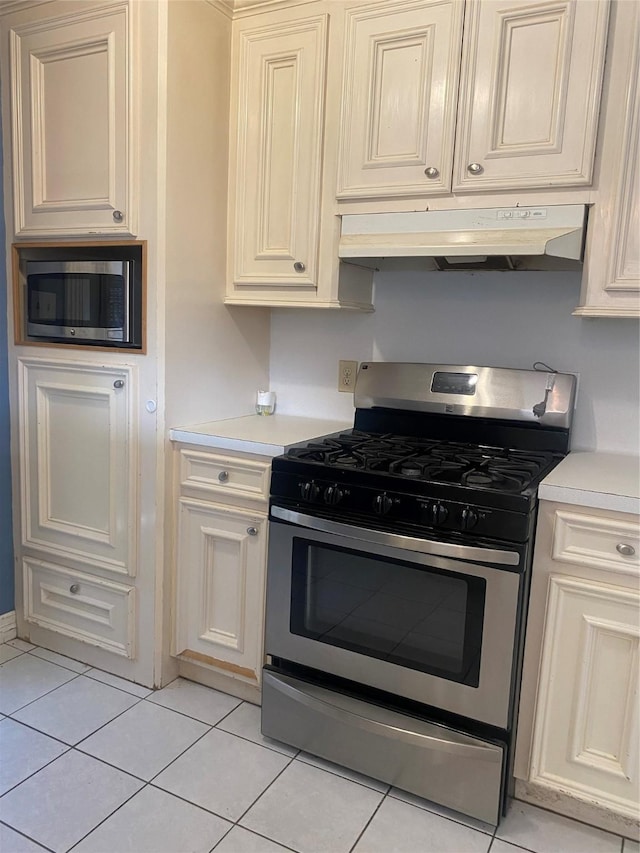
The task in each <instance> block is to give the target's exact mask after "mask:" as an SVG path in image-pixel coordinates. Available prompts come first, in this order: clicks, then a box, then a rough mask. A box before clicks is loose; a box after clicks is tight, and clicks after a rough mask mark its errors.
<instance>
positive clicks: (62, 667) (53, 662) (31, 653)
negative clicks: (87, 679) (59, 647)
mask: <svg viewBox="0 0 640 853" xmlns="http://www.w3.org/2000/svg"><path fill="white" fill-rule="evenodd" d="M40 648H41V646H36V647H35V649H29V651H28V652H24V654H25V655H31V657H32V658H37V659H38V660H43V661H45V663H51V664H53V665H54V666H59V667H60V669H67V670H68V671H69V672H75V674H76V675H86V673H87V672H88V671H89V669H91V667H90V666H89V664H88V663H82V661H81V660H77V661H76V660H74V658H69V660H73V661H74V663H79V664H81V665H82V666H86V667H87V669H85V670H84V671H83V672H78V670H77V669H72V668H71V667H70V666H65V665H64V664H63V663H58V661H52V660H49V658H43V657H41V656H40V655H37V654H36V652H37V651H38V649H40ZM44 651H45V652H48V651H49V649H44ZM52 654H54V655H58V656H59V657H61V658H64V657H67V656H66V655H61V654H59V652H52Z"/></svg>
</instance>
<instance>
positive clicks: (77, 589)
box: [69, 583, 80, 595]
mask: <svg viewBox="0 0 640 853" xmlns="http://www.w3.org/2000/svg"><path fill="white" fill-rule="evenodd" d="M69 592H70V593H71V595H76V593H78V592H80V584H79V583H72V584H71V586H70V587H69Z"/></svg>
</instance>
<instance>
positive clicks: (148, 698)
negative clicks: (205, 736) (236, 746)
mask: <svg viewBox="0 0 640 853" xmlns="http://www.w3.org/2000/svg"><path fill="white" fill-rule="evenodd" d="M152 696H153V694H152ZM152 696H144V697H143V699H142V701H143V702H148V703H149V704H150V705H154V706H155V707H156V708H164V710H165V711H173V713H174V714H180V716H181V717H186V718H187V719H188V720H194V721H195V722H196V723H202V724H203V725H204V726H210V727H211V728H212V729H215V728H216V726H217V725H218V723H221V722H222V721H223V720H226V718H227V717H228V716H229V714H232V713H233V712H234V711H235V710H236V709H237V708H238V707H239V705H236V706H235V707H234V708H232V709H231V710H230V711H228V712H227V713H226V714H225V715H224V717H220V719H219V720H218V722H217V723H209V722H207V721H206V720H201V719H200V718H199V717H193V716H192V715H191V714H186V713H185V712H184V711H178V710H177V708H171V707H170V706H169V705H163V704H162V703H161V702H154V701H153V699H152ZM241 704H242V700H240V705H241ZM221 731H224V729H221ZM229 734H231V732H229Z"/></svg>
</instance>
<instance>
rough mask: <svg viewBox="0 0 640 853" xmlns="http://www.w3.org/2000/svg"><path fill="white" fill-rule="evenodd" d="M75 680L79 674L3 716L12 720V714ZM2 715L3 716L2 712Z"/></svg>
mask: <svg viewBox="0 0 640 853" xmlns="http://www.w3.org/2000/svg"><path fill="white" fill-rule="evenodd" d="M25 654H28V652H26V653H25ZM14 660H15V658H14ZM7 663H10V661H7ZM45 663H49V661H45ZM3 665H4V664H3ZM50 666H57V664H55V663H52V664H50ZM60 669H63V667H60ZM65 671H66V672H71V671H72V670H70V669H67V670H65ZM76 678H80V673H79V672H78V673H76V674H75V676H74V677H73V678H69V679H68V680H67V681H63V682H62V684H57V685H56V686H55V687H52V688H51V690H47V691H46V693H43V694H42V695H41V696H37V697H36V698H35V699H30V700H29V701H28V702H25V703H24V705H20V707H19V708H14V709H13V711H11V712H10V713H9V714H5V716H6V717H11V719H13V714H17V713H18V711H24V709H25V708H27V707H28V706H29V705H33V703H34V702H37V701H38V699H44V697H45V696H48V695H49V694H50V693H54V692H55V691H56V690H58V689H59V688H60V687H64V685H65V684H69V683H70V682H71V681H75V680H76ZM2 713H3V714H4V711H3V712H2ZM14 722H16V723H19V722H20V720H15V721H14ZM42 734H44V732H42Z"/></svg>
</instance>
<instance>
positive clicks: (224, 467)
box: [180, 449, 271, 503]
mask: <svg viewBox="0 0 640 853" xmlns="http://www.w3.org/2000/svg"><path fill="white" fill-rule="evenodd" d="M270 471H271V462H270V461H268V462H261V461H260V460H258V459H246V458H242V457H240V456H226V455H224V454H218V453H205V452H203V451H199V450H185V449H183V450H181V451H180V486H181V487H182V488H183V489H185V488H186V489H190V490H195V491H196V492H199V493H201V494H202V493H205V494H208V495H209V496H210V497H217V498H222V497H223V496H224V498H225V500H228V499H229V498H238V499H239V500H242V501H247V500H249V501H260V502H261V503H266V502H267V501H268V499H269V474H270Z"/></svg>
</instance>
